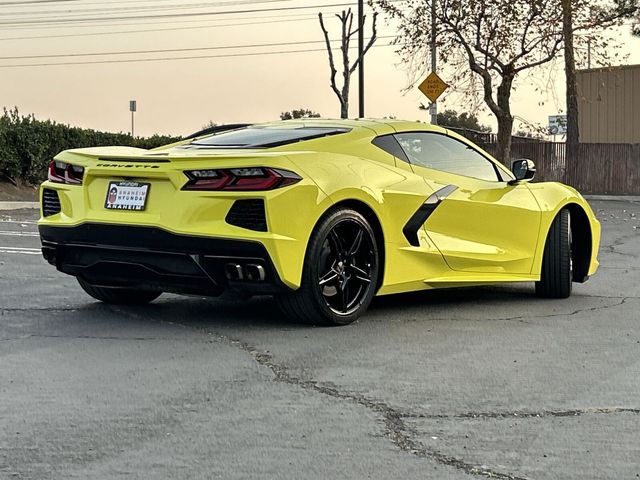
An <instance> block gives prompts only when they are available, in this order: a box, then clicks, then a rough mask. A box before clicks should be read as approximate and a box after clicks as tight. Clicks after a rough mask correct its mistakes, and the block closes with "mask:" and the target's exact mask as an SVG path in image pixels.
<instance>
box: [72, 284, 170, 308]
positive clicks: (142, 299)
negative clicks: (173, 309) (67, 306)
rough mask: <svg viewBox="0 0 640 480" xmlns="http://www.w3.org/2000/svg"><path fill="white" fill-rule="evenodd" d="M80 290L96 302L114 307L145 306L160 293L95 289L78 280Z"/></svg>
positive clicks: (130, 289)
mask: <svg viewBox="0 0 640 480" xmlns="http://www.w3.org/2000/svg"><path fill="white" fill-rule="evenodd" d="M78 283H79V284H80V286H81V287H82V289H83V290H84V291H85V292H87V293H88V294H89V295H90V296H92V297H93V298H95V299H96V300H100V301H101V302H104V303H111V304H114V305H145V304H147V303H149V302H152V301H154V300H155V299H156V298H158V297H159V296H160V295H161V294H162V292H154V291H151V290H138V289H135V288H119V287H118V288H115V287H97V286H95V285H92V284H90V283H89V282H87V281H86V280H83V279H81V278H78Z"/></svg>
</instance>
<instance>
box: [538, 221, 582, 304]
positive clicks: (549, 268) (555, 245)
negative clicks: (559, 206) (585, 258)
mask: <svg viewBox="0 0 640 480" xmlns="http://www.w3.org/2000/svg"><path fill="white" fill-rule="evenodd" d="M572 282H573V259H572V251H571V218H570V215H569V210H567V209H563V210H561V211H560V213H558V215H557V216H556V218H554V220H553V223H552V224H551V228H550V229H549V233H548V235H547V241H546V243H545V245H544V254H543V257H542V271H541V272H540V281H539V282H536V294H537V295H538V296H539V297H542V298H568V297H569V296H570V295H571V285H572Z"/></svg>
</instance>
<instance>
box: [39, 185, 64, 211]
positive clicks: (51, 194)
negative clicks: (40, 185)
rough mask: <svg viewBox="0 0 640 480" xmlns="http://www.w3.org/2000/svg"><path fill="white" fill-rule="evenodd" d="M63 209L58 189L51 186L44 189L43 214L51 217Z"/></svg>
mask: <svg viewBox="0 0 640 480" xmlns="http://www.w3.org/2000/svg"><path fill="white" fill-rule="evenodd" d="M61 211H62V206H61V205H60V197H59V196H58V191H57V190H53V189H51V188H44V189H43V190H42V216H43V217H51V216H52V215H56V214H58V213H60V212H61Z"/></svg>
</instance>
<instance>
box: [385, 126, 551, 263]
mask: <svg viewBox="0 0 640 480" xmlns="http://www.w3.org/2000/svg"><path fill="white" fill-rule="evenodd" d="M395 137H396V139H397V141H398V143H399V144H400V145H401V147H402V149H403V150H404V152H405V153H406V156H407V158H408V160H409V162H410V164H411V167H412V169H413V170H414V172H415V173H417V174H419V175H421V176H422V177H423V178H424V179H425V182H426V183H427V184H428V185H429V186H431V187H432V188H433V189H434V191H436V192H437V194H436V197H435V198H431V199H430V202H431V204H432V206H431V208H430V209H429V210H430V213H429V215H428V218H427V219H426V221H425V222H424V226H423V228H424V229H425V230H426V232H427V234H428V235H429V237H430V238H431V240H432V241H433V242H434V244H435V245H436V246H437V247H438V249H439V250H440V252H441V253H442V255H443V256H444V258H445V260H446V262H447V263H448V265H449V266H450V267H451V268H452V269H453V270H460V271H469V272H477V273H493V274H516V275H517V274H529V273H530V272H531V269H532V266H533V260H534V254H535V251H536V243H537V239H538V230H539V228H540V218H541V214H540V208H539V206H538V204H537V202H536V199H535V198H534V196H533V194H532V193H531V191H530V190H529V188H528V187H527V185H526V184H525V183H520V184H516V185H509V184H508V180H510V179H511V178H512V177H510V175H509V174H508V173H507V172H505V171H504V169H502V168H500V167H498V166H497V165H496V164H495V163H494V161H492V160H491V159H490V158H489V157H488V156H485V154H483V153H482V152H481V150H480V149H478V148H476V147H475V146H473V145H471V144H470V143H467V142H464V141H462V140H459V139H457V138H453V137H452V136H449V135H446V134H442V133H436V132H405V133H397V134H395ZM438 192H439V193H438Z"/></svg>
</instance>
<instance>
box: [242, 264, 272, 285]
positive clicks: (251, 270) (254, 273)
mask: <svg viewBox="0 0 640 480" xmlns="http://www.w3.org/2000/svg"><path fill="white" fill-rule="evenodd" d="M244 271H245V274H246V278H247V280H251V281H252V282H264V280H265V278H267V275H266V272H265V271H264V267H263V266H262V265H258V264H257V263H249V264H247V266H246V267H245V269H244Z"/></svg>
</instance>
